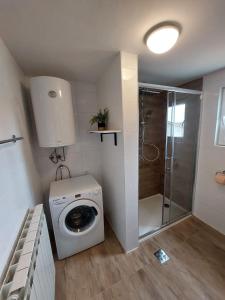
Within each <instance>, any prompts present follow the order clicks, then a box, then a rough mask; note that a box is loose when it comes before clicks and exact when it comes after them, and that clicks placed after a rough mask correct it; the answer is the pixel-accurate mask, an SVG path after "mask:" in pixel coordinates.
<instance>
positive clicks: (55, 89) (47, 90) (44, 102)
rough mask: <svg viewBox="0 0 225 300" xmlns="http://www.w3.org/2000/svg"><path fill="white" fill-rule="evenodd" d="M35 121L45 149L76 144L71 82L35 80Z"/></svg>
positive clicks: (48, 79) (43, 77)
mask: <svg viewBox="0 0 225 300" xmlns="http://www.w3.org/2000/svg"><path fill="white" fill-rule="evenodd" d="M31 97H32V104H33V111H34V118H35V123H36V128H37V135H38V141H39V145H40V146H41V147H55V148H56V147H62V146H68V145H72V144H74V143H75V122H74V113H73V105H72V97H71V88H70V84H69V82H67V81H65V80H63V79H60V78H56V77H48V76H39V77H33V78H31Z"/></svg>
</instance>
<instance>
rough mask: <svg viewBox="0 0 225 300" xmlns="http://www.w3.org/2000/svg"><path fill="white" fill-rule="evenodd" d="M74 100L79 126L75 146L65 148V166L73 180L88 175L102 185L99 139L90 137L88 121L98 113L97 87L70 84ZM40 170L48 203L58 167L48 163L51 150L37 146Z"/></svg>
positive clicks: (79, 83)
mask: <svg viewBox="0 0 225 300" xmlns="http://www.w3.org/2000/svg"><path fill="white" fill-rule="evenodd" d="M71 85H72V98H73V106H74V114H75V123H76V135H77V139H76V144H74V145H71V146H69V147H66V161H65V162H63V164H66V165H67V166H68V167H69V168H70V170H71V175H72V176H79V175H83V174H86V173H89V174H92V175H93V176H94V177H95V178H96V179H97V180H98V181H99V182H100V183H101V165H100V164H101V161H100V153H99V146H100V140H99V137H97V136H95V135H92V134H90V133H88V131H89V129H90V124H89V120H90V118H91V116H92V115H93V114H95V113H96V111H97V100H96V87H95V85H94V84H89V83H84V82H71ZM35 149H36V157H37V160H38V169H39V173H40V175H41V182H42V185H43V189H44V193H45V200H46V201H47V200H48V193H49V184H50V182H51V181H54V180H55V171H56V168H57V166H58V165H59V164H60V162H59V163H58V165H54V164H53V163H52V162H51V161H50V160H49V158H48V157H49V154H50V152H51V151H52V149H51V148H41V147H39V146H38V145H37V144H36V146H35Z"/></svg>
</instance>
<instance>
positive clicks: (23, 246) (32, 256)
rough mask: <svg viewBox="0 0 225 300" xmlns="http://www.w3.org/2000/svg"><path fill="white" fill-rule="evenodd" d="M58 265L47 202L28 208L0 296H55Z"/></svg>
mask: <svg viewBox="0 0 225 300" xmlns="http://www.w3.org/2000/svg"><path fill="white" fill-rule="evenodd" d="M54 298H55V266H54V260H53V256H52V250H51V245H50V240H49V235H48V229H47V224H46V219H45V215H44V211H43V205H41V204H40V205H37V206H36V207H35V208H34V209H31V210H29V211H28V214H27V217H26V219H25V222H24V224H23V227H22V229H21V233H20V235H19V238H18V242H17V245H16V248H15V250H14V253H13V256H12V259H11V262H10V264H9V267H8V270H7V272H6V276H5V278H4V281H3V284H2V286H1V290H0V300H6V299H7V300H53V299H54Z"/></svg>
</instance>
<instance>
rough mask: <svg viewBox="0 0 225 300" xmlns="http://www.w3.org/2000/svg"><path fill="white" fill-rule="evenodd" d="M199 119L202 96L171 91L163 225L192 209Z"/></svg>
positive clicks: (168, 96)
mask: <svg viewBox="0 0 225 300" xmlns="http://www.w3.org/2000/svg"><path fill="white" fill-rule="evenodd" d="M199 118H200V96H199V95H195V94H188V93H175V92H168V94H167V132H166V151H165V182H164V197H163V214H162V224H163V225H165V224H168V223H171V222H174V221H175V220H177V219H179V218H180V217H182V216H184V215H186V214H187V213H189V212H191V210H192V196H193V187H194V179H195V163H196V151H197V140H198V128H199ZM168 206H169V212H168V209H165V207H168Z"/></svg>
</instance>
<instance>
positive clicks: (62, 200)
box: [52, 197, 69, 205]
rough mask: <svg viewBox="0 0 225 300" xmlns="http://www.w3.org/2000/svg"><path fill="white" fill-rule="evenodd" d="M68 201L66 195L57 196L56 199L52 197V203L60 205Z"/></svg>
mask: <svg viewBox="0 0 225 300" xmlns="http://www.w3.org/2000/svg"><path fill="white" fill-rule="evenodd" d="M68 201H69V198H67V197H59V198H56V199H53V201H52V202H53V205H61V204H65V203H67V202H68Z"/></svg>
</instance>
